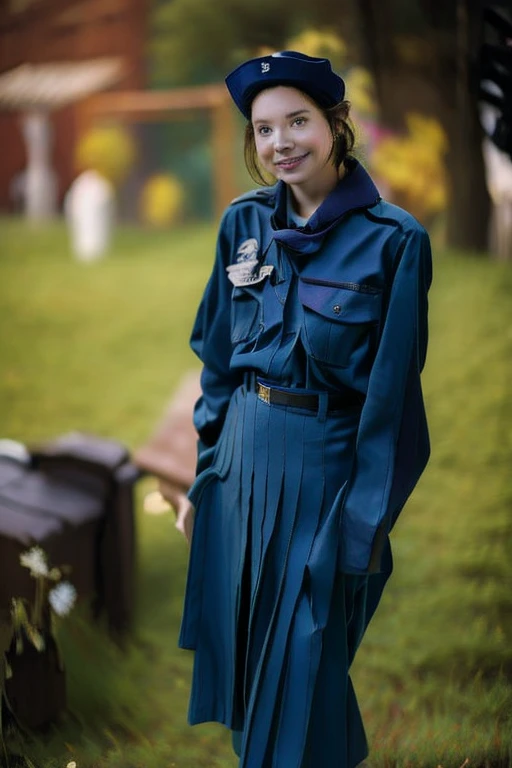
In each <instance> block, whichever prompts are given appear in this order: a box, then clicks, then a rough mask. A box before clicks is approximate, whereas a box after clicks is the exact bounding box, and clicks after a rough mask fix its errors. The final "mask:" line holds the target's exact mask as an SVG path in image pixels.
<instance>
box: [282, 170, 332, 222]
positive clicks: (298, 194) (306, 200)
mask: <svg viewBox="0 0 512 768" xmlns="http://www.w3.org/2000/svg"><path fill="white" fill-rule="evenodd" d="M344 175H345V167H344V166H343V165H342V166H341V167H340V169H339V172H338V171H337V172H336V174H333V175H332V176H330V177H329V178H328V179H325V180H324V183H321V184H317V185H315V186H312V185H311V186H309V185H308V186H306V185H302V184H290V185H289V188H290V192H291V195H290V198H291V204H292V205H293V210H294V211H295V213H296V214H298V215H299V216H301V217H303V218H305V219H309V218H310V217H311V216H312V215H313V214H314V212H315V211H316V210H317V208H319V207H320V206H321V205H322V203H323V201H324V200H325V198H326V197H327V196H328V195H329V194H330V193H331V192H332V190H333V189H334V187H335V186H336V185H337V183H338V182H339V181H340V179H342V178H343V176H344Z"/></svg>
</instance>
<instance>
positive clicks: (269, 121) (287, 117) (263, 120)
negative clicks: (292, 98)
mask: <svg viewBox="0 0 512 768" xmlns="http://www.w3.org/2000/svg"><path fill="white" fill-rule="evenodd" d="M310 111H311V110H309V109H306V108H304V109H297V110H295V112H288V114H287V115H285V117H286V119H287V120H291V118H292V117H298V115H304V114H305V113H309V112H310ZM271 122H272V120H265V119H263V118H260V119H259V120H255V121H254V125H259V124H260V123H271Z"/></svg>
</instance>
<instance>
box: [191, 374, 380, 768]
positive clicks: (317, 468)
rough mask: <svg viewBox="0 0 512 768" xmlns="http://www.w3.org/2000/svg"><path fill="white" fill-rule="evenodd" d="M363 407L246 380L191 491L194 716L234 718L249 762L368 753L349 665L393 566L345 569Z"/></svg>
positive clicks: (337, 763)
mask: <svg viewBox="0 0 512 768" xmlns="http://www.w3.org/2000/svg"><path fill="white" fill-rule="evenodd" d="M359 415H360V413H359V411H358V410H357V409H351V410H347V411H344V412H339V413H336V414H331V413H329V414H325V408H323V407H321V408H320V409H319V412H318V413H315V412H312V411H306V410H304V409H296V408H291V407H289V406H276V405H269V404H268V403H265V402H262V401H261V400H260V399H259V398H258V397H257V395H256V394H255V392H253V391H250V390H249V391H248V390H247V388H246V387H245V386H242V387H240V388H239V389H238V390H237V391H236V392H235V394H234V395H233V398H232V400H231V403H230V406H229V410H228V413H227V416H226V421H225V423H224V427H223V430H222V433H221V436H220V438H219V441H218V443H217V446H216V449H215V454H214V458H213V462H212V464H211V466H209V467H208V468H207V469H206V470H204V471H203V472H202V473H201V474H200V475H198V477H197V479H196V481H195V483H194V485H193V487H192V489H191V491H190V498H191V501H192V502H193V504H194V505H195V507H196V518H195V523H194V533H193V538H192V546H191V555H190V563H189V570H188V577H187V587H186V593H185V603H184V613H183V620H182V626H181V633H180V646H181V647H183V648H188V649H192V650H194V651H195V657H194V671H193V679H192V691H191V698H190V708H189V722H190V723H191V724H195V723H200V722H206V721H217V722H220V723H223V724H224V725H226V726H227V727H228V728H230V729H231V730H232V731H233V744H234V747H235V751H236V752H237V754H238V755H239V756H240V768H355V766H357V765H358V764H359V763H360V762H361V761H362V760H363V759H364V758H365V757H366V755H367V752H368V749H367V742H366V737H365V732H364V727H363V723H362V720H361V716H360V712H359V708H358V704H357V700H356V697H355V694H354V690H353V687H352V683H351V680H350V675H349V668H350V664H351V662H352V660H353V658H354V654H355V652H356V649H357V647H358V645H359V643H360V641H361V639H362V636H363V634H364V631H365V629H366V627H367V625H368V622H369V621H370V618H371V616H372V615H373V612H374V610H375V608H376V607H377V604H378V602H379V599H380V596H381V593H382V590H383V588H384V585H385V582H386V580H387V578H388V576H389V569H388V571H387V572H386V573H380V574H375V575H372V576H359V575H349V574H343V573H340V572H339V570H338V568H337V552H338V543H339V529H340V512H339V509H340V506H341V500H342V495H343V492H344V486H345V483H346V481H347V479H348V477H349V473H350V471H351V469H352V464H353V456H354V448H355V439H356V433H357V426H358V421H359Z"/></svg>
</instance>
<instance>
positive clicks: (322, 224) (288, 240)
mask: <svg viewBox="0 0 512 768" xmlns="http://www.w3.org/2000/svg"><path fill="white" fill-rule="evenodd" d="M275 189H276V204H275V207H274V213H273V214H272V217H271V226H272V230H273V239H274V240H275V241H276V242H278V243H280V244H281V245H283V246H284V247H285V248H288V249H291V250H293V251H295V252H297V253H301V254H305V255H306V254H311V253H315V252H316V251H318V250H319V249H320V247H321V246H322V243H323V241H324V238H325V236H326V235H327V233H328V232H329V231H330V230H331V229H332V228H333V227H334V226H336V224H337V223H338V221H339V220H340V219H341V218H342V216H345V215H346V214H347V213H350V212H351V211H355V210H357V209H361V208H369V207H371V206H373V205H375V204H376V203H378V201H379V200H380V195H379V191H378V189H377V187H376V186H375V184H374V183H373V181H372V180H371V178H370V176H369V174H368V173H367V172H366V171H365V169H364V168H363V166H362V165H361V164H360V163H359V162H358V161H357V160H354V159H350V160H348V161H347V173H346V174H345V176H344V177H343V178H342V179H340V181H339V182H338V184H337V185H336V186H335V187H334V189H333V190H332V192H330V193H329V194H328V195H327V197H326V198H325V200H324V201H323V203H322V204H321V205H320V206H319V207H318V208H317V209H316V211H315V212H314V214H313V215H312V216H311V218H310V219H309V221H308V223H307V224H306V225H305V226H304V227H297V228H296V229H291V228H289V227H288V226H287V221H288V216H287V200H286V197H287V196H286V184H285V183H284V181H279V182H278V183H277V185H276V188H275Z"/></svg>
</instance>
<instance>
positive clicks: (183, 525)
mask: <svg viewBox="0 0 512 768" xmlns="http://www.w3.org/2000/svg"><path fill="white" fill-rule="evenodd" d="M173 506H174V509H175V511H176V523H175V526H176V528H177V529H178V531H181V533H182V534H183V535H184V537H185V538H186V540H187V541H188V543H189V544H190V540H191V539H192V530H193V528H194V515H195V511H196V510H195V508H194V505H193V504H192V502H191V501H190V500H189V499H188V498H187V496H186V495H185V494H184V493H180V494H178V495H177V497H176V498H175V499H174V504H173Z"/></svg>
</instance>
